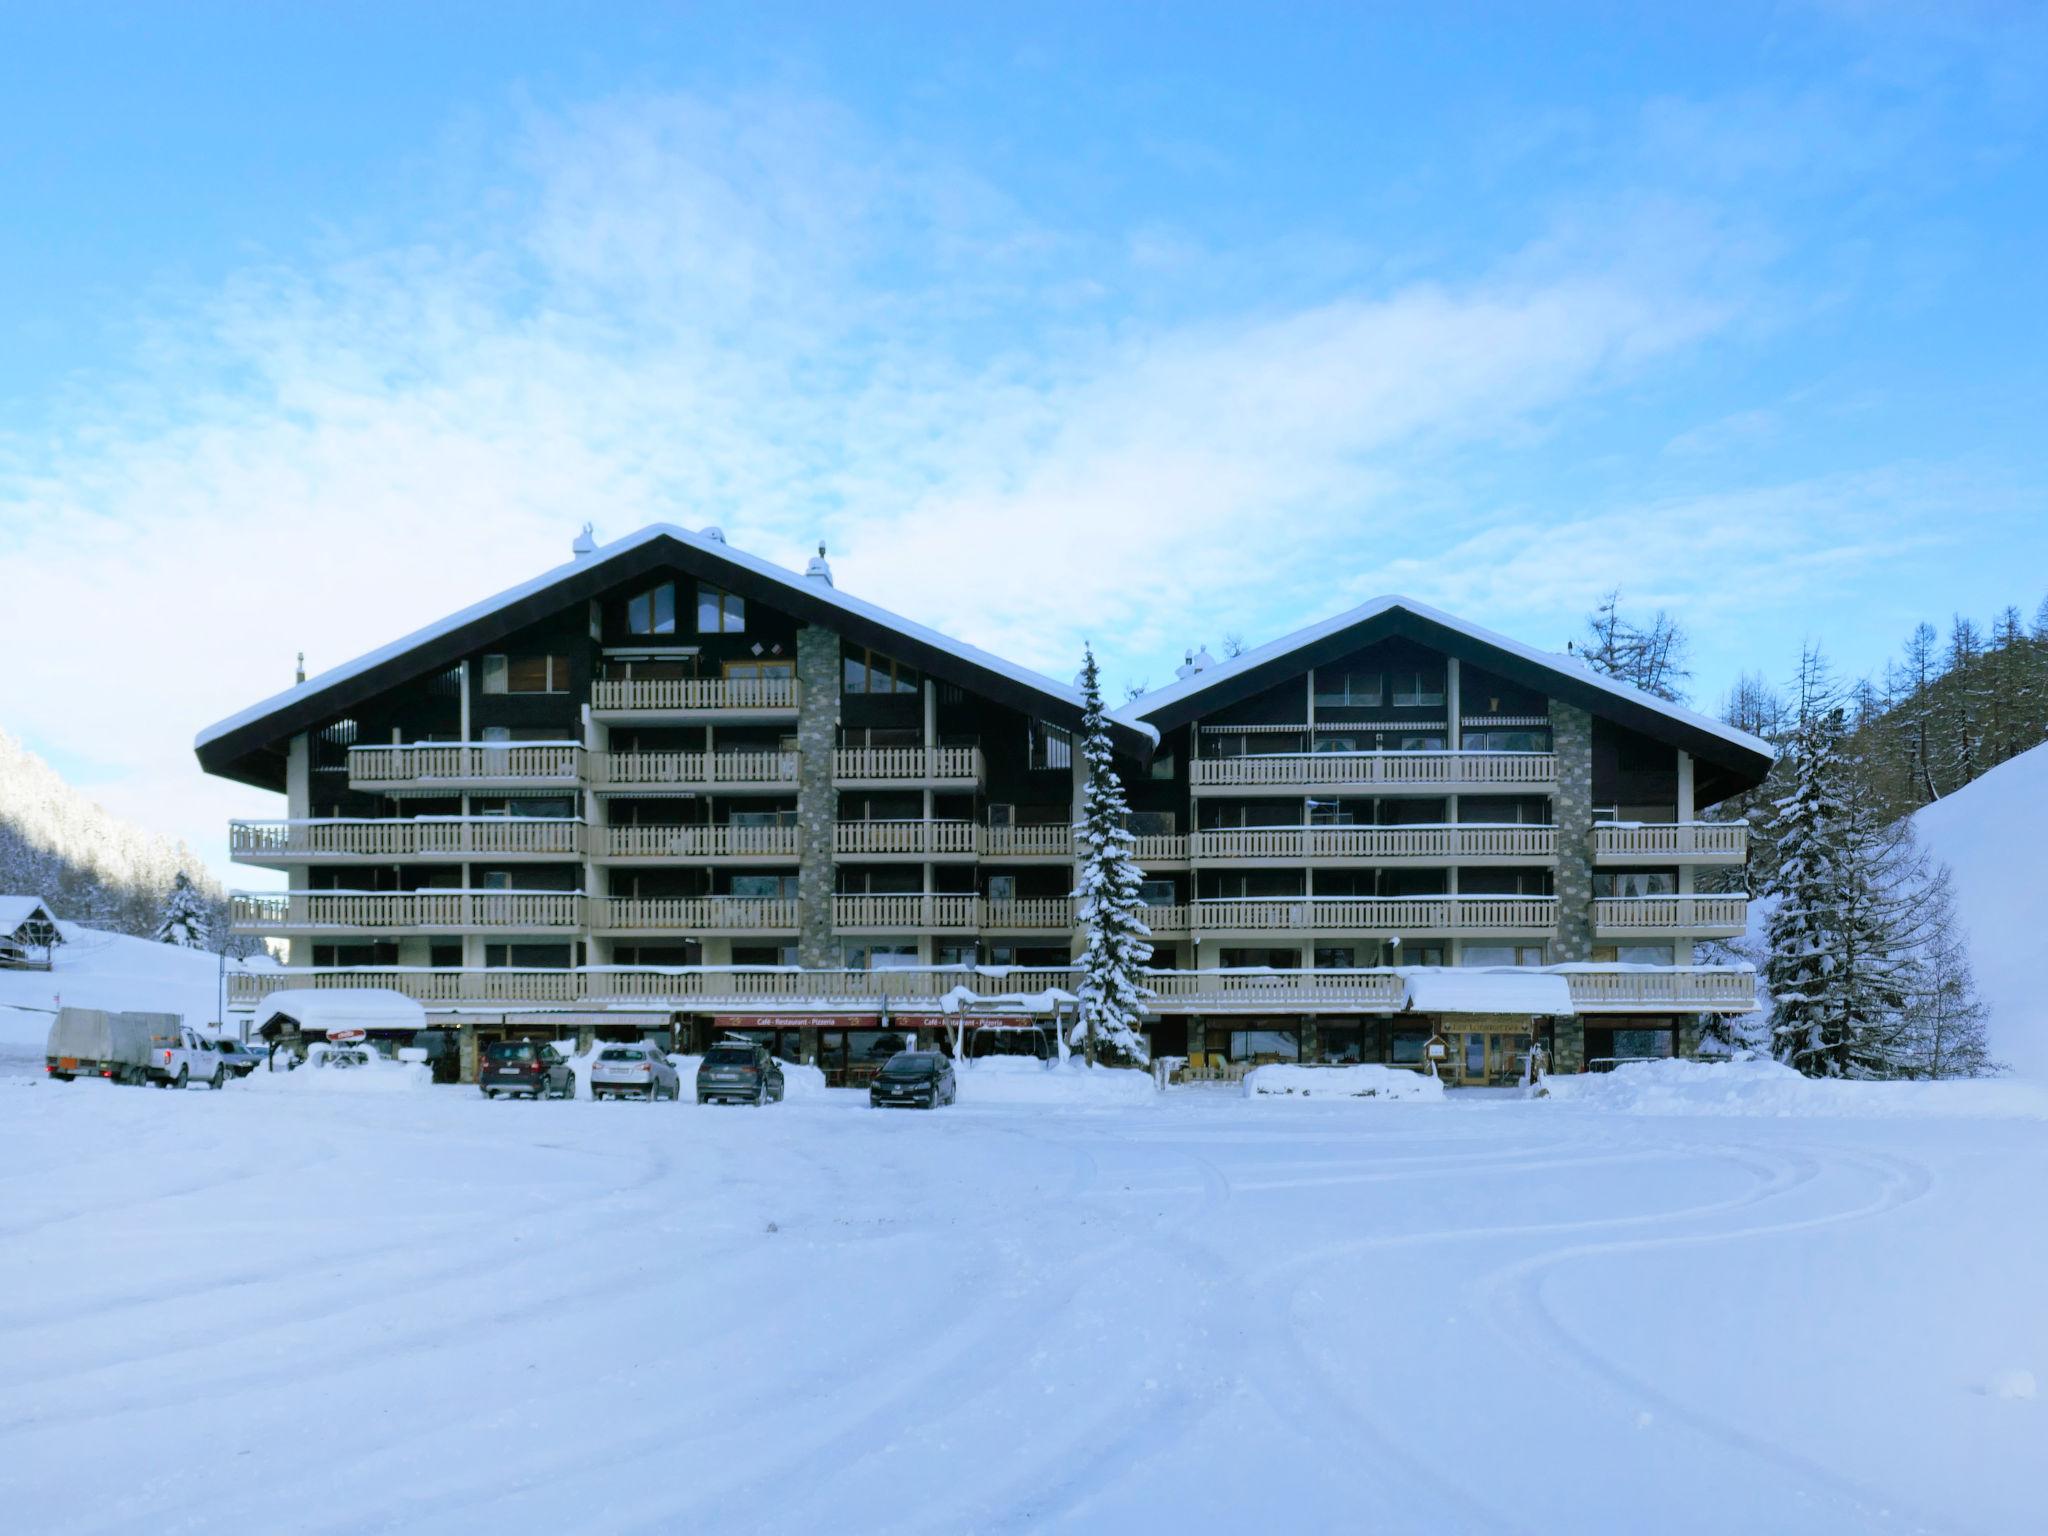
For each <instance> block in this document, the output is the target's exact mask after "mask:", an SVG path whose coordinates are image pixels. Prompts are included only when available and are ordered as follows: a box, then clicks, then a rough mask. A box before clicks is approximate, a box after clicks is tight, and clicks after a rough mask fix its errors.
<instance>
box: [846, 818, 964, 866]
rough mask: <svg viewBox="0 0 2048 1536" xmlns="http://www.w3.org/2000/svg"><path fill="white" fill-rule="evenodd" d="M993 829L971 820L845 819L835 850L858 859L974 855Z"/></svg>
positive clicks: (960, 856) (931, 857)
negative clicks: (990, 829)
mask: <svg viewBox="0 0 2048 1536" xmlns="http://www.w3.org/2000/svg"><path fill="white" fill-rule="evenodd" d="M988 830H989V829H988V828H984V827H980V826H977V825H975V823H973V822H971V821H842V822H840V823H838V825H837V826H835V827H834V828H833V833H832V848H833V852H834V853H836V854H838V855H839V856H840V857H842V858H858V859H963V858H964V859H971V858H974V857H975V856H976V855H977V854H978V853H979V851H980V849H981V843H982V837H983V835H984V833H986V832H987V831H988Z"/></svg>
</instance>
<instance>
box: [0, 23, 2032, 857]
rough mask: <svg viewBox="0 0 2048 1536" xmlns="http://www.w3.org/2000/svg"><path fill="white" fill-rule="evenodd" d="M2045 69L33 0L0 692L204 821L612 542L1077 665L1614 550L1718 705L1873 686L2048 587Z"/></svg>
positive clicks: (155, 813) (1700, 31) (1554, 617)
mask: <svg viewBox="0 0 2048 1536" xmlns="http://www.w3.org/2000/svg"><path fill="white" fill-rule="evenodd" d="M1510 11H1512V14H1506V13H1508V12H1510ZM2044 78H2048V11H2044V9H2043V8H2041V7H2038V6H2010V7H2002V6H1981V7H1971V6H1955V5H1943V6H1938V7H1935V6H1929V7H1914V6H1909V5H1888V4H1875V3H1873V4H1834V5H1776V6H1757V7H1744V6H1740V5H1731V6H1721V7H1678V6H1662V7H1627V6H1618V5H1617V6H1588V7H1533V6H1532V7H1515V8H1508V7H1500V6H1483V7H1456V6H1441V5H1439V6H1431V7H1426V8H1425V7H1413V8H1377V7H1375V8H1366V7H1342V8H1339V7H1327V8H1324V7H1300V8H1293V9H1290V10H1287V11H1285V12H1284V13H1281V12H1277V10H1276V8H1271V7H1263V8H1251V7H1246V8H1242V9H1237V10H1222V9H1214V10H1207V9H1201V8H1195V7H1188V6H1143V7H1139V6H1126V7H1104V6H1089V7H1066V8H1062V7H1035V8H1033V9H1032V11H1031V13H1030V14H1029V15H1028V16H1026V15H1022V14H1017V13H1006V12H1003V11H1001V10H999V9H998V8H995V7H958V6H946V7H929V8H900V7H883V6H875V7H861V8H856V7H816V8H797V7H763V6H745V7H741V6H730V7H727V6H692V7H652V6H642V7H634V6H626V5H612V6H608V7H603V8H572V7H566V6H522V5H504V4H498V5H492V6H462V5H447V4H444V5H438V6H434V7H396V6H392V7H378V6H372V5H352V6H347V7H252V6H219V7H207V6H183V7H177V8H169V7H157V6H149V7H132V8H122V7H112V6H95V5H77V6H68V7H43V8H36V9H33V10H30V9H26V8H16V9H13V10H10V11H8V12H6V13H4V14H0V195H4V197H5V199H6V208H7V216H6V217H5V218H0V294H5V295H8V296H9V298H8V300H7V301H5V302H0V558H4V559H5V562H6V568H7V570H8V571H9V574H10V578H11V579H12V581H13V584H14V594H13V595H14V596H15V598H16V600H15V601H14V602H12V603H10V604H8V605H5V608H4V610H0V641H5V642H6V643H7V644H8V645H9V646H10V649H11V650H12V649H13V648H17V647H19V646H21V645H22V644H24V643H34V641H35V639H36V637H38V636H43V635H48V634H52V633H56V634H63V635H66V636H67V637H68V636H73V635H77V636H79V637H80V638H79V640H78V642H77V643H76V644H71V643H67V644H65V645H63V646H61V647H52V648H51V650H53V651H54V652H55V653H56V654H54V655H51V656H49V657H48V659H47V661H46V664H45V665H43V666H41V667H39V668H36V669H31V671H32V674H33V675H31V676H26V677H25V676H24V674H23V672H22V671H21V670H20V669H10V671H11V675H10V678H9V681H8V683H7V684H6V685H5V690H4V693H0V725H4V726H5V727H6V728H7V729H10V730H13V731H15V732H16V733H17V734H21V735H23V736H25V737H26V738H27V740H28V741H29V742H30V744H31V745H32V746H34V747H35V748H37V749H38V750H40V751H43V752H45V753H46V754H47V755H50V756H51V757H53V758H54V759H55V760H56V761H58V763H59V765H60V767H62V768H64V769H65V771H66V772H68V773H70V774H71V775H72V776H73V777H74V778H76V779H78V780H79V781H81V782H84V783H86V784H88V785H89V786H90V787H91V788H92V789H93V790H94V792H95V793H98V794H100V795H101V796H102V797H103V798H104V799H106V800H107V801H108V803H110V804H111V805H113V806H114V807H115V808H116V809H118V810H121V811H123V812H125V813H128V814H133V815H136V816H138V817H139V818H141V819H145V820H148V821H150V822H152V824H156V825H160V826H163V827H165V828H166V829H167V830H173V831H177V832H179V833H180V834H182V835H184V836H187V837H188V838H190V839H191V840H192V841H193V842H194V843H195V844H196V845H199V846H201V847H202V849H203V850H204V851H206V852H207V853H208V855H209V857H212V858H218V856H219V855H218V850H219V847H220V845H221V843H222V837H221V833H220V826H219V824H220V822H221V821H222V820H224V818H225V817H226V816H227V815H228V814H231V813H234V812H241V813H255V814H261V813H263V811H264V810H265V806H264V805H263V804H262V803H261V802H262V799H263V797H261V796H256V797H255V800H254V801H253V802H252V800H251V798H250V796H249V794H248V793H247V792H244V791H241V790H237V789H233V788H232V787H229V786H218V785H209V784H207V783H206V782H205V781H203V780H201V779H200V777H199V776H198V775H197V772H196V769H194V768H193V767H192V766H191V758H190V753H189V745H190V739H191V735H192V732H193V731H194V730H196V729H197V728H198V727H199V726H201V725H203V724H206V723H208V722H209V721H211V720H213V719H215V718H218V717H219V716H221V715H224V714H226V713H229V712H231V711H233V710H235V709H237V708H240V707H241V706H242V705H244V704H246V703H248V702H250V701H251V700H252V699H253V698H255V697H258V696H261V695H262V694H264V693H267V692H270V691H272V690H273V689H274V688H275V687H277V686H279V685H281V684H282V683H283V682H285V681H288V680H289V674H290V667H291V661H292V656H293V653H294V652H296V651H298V650H300V649H304V650H305V651H307V653H308V655H309V658H310V661H311V664H312V665H313V666H314V668H315V669H316V670H317V669H318V667H320V666H323V665H328V664H332V663H334V662H338V661H341V660H344V659H346V658H347V657H348V656H351V655H354V654H356V653H357V652H360V651H362V650H364V649H367V648H369V647H371V646H373V645H375V644H377V643H380V642H382V641H383V640H386V639H388V638H390V637H391V636H393V635H394V634H396V633H398V632H400V631H402V630H403V629H405V628H408V627H411V626H413V625H415V624H418V623H421V622H424V621H426V620H428V619H431V618H433V617H435V616H437V615H439V614H441V613H443V612H446V611H448V610H450V609H452V608H454V607H456V606H460V605H461V604H464V603H467V602H469V601H472V600H474V599H475V598H477V597H479V596H481V595H484V594H485V593H488V592H489V591H492V590H495V589H497V588H498V587H501V586H504V585H508V584H510V583H511V582H514V581H516V580H519V579H521V578H523V577H524V576H526V575H528V574H531V573H532V572H533V571H534V570H536V569H539V568H541V567H543V566H545V565H547V564H550V563H552V562H554V561H555V560H557V559H559V558H560V557H561V556H562V554H563V553H564V552H565V550H566V547H567V542H568V539H569V537H570V535H571V534H572V533H573V531H574V529H575V527H576V526H577V525H578V524H579V523H580V522H582V521H584V520H585V519H589V520H592V521H595V522H596V523H597V525H598V528H599V532H600V535H601V536H603V535H616V534H619V533H623V532H625V531H628V530H629V529H630V528H632V527H634V526H637V525H638V524H640V523H642V522H646V521H651V520H655V519H665V520H673V521H681V522H684V523H687V524H690V525H692V526H697V525H701V524H704V523H712V522H715V523H718V524H720V525H722V526H724V527H725V528H726V529H727V530H728V532H729V534H730V536H731V537H732V539H733V541H734V542H736V543H739V544H742V545H745V546H747V547H751V548H754V549H757V550H759V551H761V552H763V553H766V554H770V555H773V556H776V557H779V558H785V559H791V560H799V559H800V557H801V552H802V551H804V550H805V549H806V548H807V546H808V545H809V544H810V543H812V542H813V541H815V539H817V538H819V537H823V538H825V539H827V540H828V542H829V543H830V545H831V547H832V550H833V556H834V564H835V566H836V568H837V569H838V572H839V576H840V581H841V583H842V585H845V586H847V587H849V588H850V589H853V590H857V591H860V592H861V593H862V594H863V595H866V596H870V597H873V598H875V599H877V600H879V601H882V602H886V603H889V604H891V605H893V606H896V607H898V608H900V609H902V610H903V611H905V612H907V613H909V614H911V615H913V616H915V617H917V618H919V619H922V620H925V621H928V622H931V623H933V624H936V625H938V626H939V627H942V628H949V629H952V630H954V631H955V632H957V633H960V634H962V635H963V636H964V637H966V638H969V639H973V640H976V641H978V642H980V643H983V644H987V645H990V646H993V647H995V648H997V649H1000V650H1003V651H1005V652H1006V653H1009V654H1013V655H1015V656H1017V657H1018V659H1020V660H1023V661H1026V662H1029V663H1031V664H1033V665H1037V666H1040V667H1042V668H1045V669H1046V670H1049V671H1052V672H1055V673H1057V674H1059V675H1062V676H1064V675H1067V674H1068V673H1069V672H1070V671H1071V670H1072V659H1073V657H1074V655H1075V653H1076V651H1077V650H1078V647H1079V644H1080V641H1081V639H1082V637H1083V636H1084V635H1085V636H1088V637H1090V638H1092V639H1094V641H1095V643H1096V644H1097V645H1098V647H1099V648H1100V649H1101V650H1102V651H1103V652H1104V653H1105V658H1106V661H1107V662H1108V666H1109V671H1110V674H1111V676H1112V678H1113V679H1115V680H1118V681H1120V682H1135V681H1141V680H1149V681H1151V682H1153V683H1155V684H1156V683H1158V682H1160V681H1163V680H1164V679H1165V678H1167V677H1168V676H1170V674H1171V669H1172V667H1173V665H1174V663H1175V661H1177V660H1178V658H1179V655H1180V652H1181V651H1182V650H1183V649H1184V648H1185V647H1186V646H1189V645H1192V644H1197V643H1202V642H1207V643H1208V644H1209V645H1210V646H1211V647H1212V648H1216V647H1218V646H1220V643H1221V640H1222V637H1223V636H1224V635H1225V634H1226V633H1232V632H1236V633H1240V634H1243V635H1244V636H1245V637H1246V638H1247V639H1249V640H1252V641H1254V642H1256V641H1257V640H1259V639H1261V638H1265V637H1269V636H1271V635H1273V634H1276V633H1279V632H1282V631H1284V630H1286V629H1289V628H1292V627H1295V626H1296V625H1298V624H1301V623H1304V622H1307V621H1309V620H1311V619H1313V618H1316V617H1319V616H1321V615H1322V614H1324V613H1326V612H1329V611H1332V610H1334V609H1336V608H1339V607H1342V606H1344V605H1347V604H1349V603H1352V602H1355V601H1358V600H1360V599H1362V598H1364V597H1367V596H1370V595H1373V594H1375V593H1379V592H1382V591H1388V590H1401V591H1407V592H1411V593H1412V594H1414V595H1415V596H1418V597H1421V598H1424V599H1426V600H1429V601H1433V602H1437V603H1440V604H1442V605H1443V606H1446V607H1449V608H1452V609H1454V610H1457V611H1461V612H1464V613H1467V614H1469V615H1471V616H1472V617H1474V618H1476V619H1479V620H1480V621H1482V622H1486V623H1489V624H1491V625H1493V626H1494V627H1496V628H1501V629H1504V630H1507V631H1509V632H1511V633H1514V634H1516V635H1518V636H1520V637H1522V638H1524V639H1527V640H1529V641H1531V642H1535V643H1540V644H1553V645H1554V644H1561V643H1562V641H1563V640H1564V638H1565V637H1566V636H1567V635H1568V634H1570V633H1571V632H1572V630H1573V629H1574V628H1575V627H1576V624H1577V620H1578V617H1579V615H1580V614H1581V613H1582V612H1583V611H1584V610H1585V609H1586V608H1587V607H1588V606H1589V605H1590V603H1591V602H1592V601H1593V600H1594V599H1595V598H1596V597H1597V596H1598V594H1599V593H1600V591H1602V590H1603V589H1605V588H1606V587H1608V586H1614V585H1618V586H1620V587H1621V588H1622V589H1623V591H1624V594H1625V598H1626V600H1627V601H1628V602H1629V603H1631V604H1632V605H1635V606H1639V607H1643V608H1648V607H1654V606H1658V605H1663V606H1666V607H1669V608H1671V609H1672V610H1673V611H1674V612H1676V613H1677V614H1678V615H1679V616H1680V617H1681V618H1682V619H1683V620H1684V621H1685V622H1686V623H1687V624H1688V625H1689V626H1690V628H1691V629H1692V631H1693V633H1694V639H1695V671H1696V679H1695V691H1696V694H1697V696H1698V701H1699V702H1701V703H1702V704H1704V705H1706V706H1708V707H1711V706H1712V705H1713V703H1714V702H1715V700H1716V698H1717V696H1718V695H1719V693H1720V692H1721V691H1722V689H1723V688H1725V686H1726V685H1727V683H1728V682H1729V681H1731V680H1732V679H1733V677H1734V676H1735V674H1736V673H1737V672H1739V671H1741V670H1743V669H1745V668H1747V669H1756V670H1762V671H1765V672H1768V673H1772V674H1774V675H1782V674H1783V673H1785V672H1786V671H1787V670H1788V669H1789V667H1790V665H1791V663H1792V661H1793V659H1794V656H1795V654H1796V651H1797V648H1798V646H1799V644H1800V643H1801V641H1802V639H1804V638H1806V637H1808V636H1812V637H1815V638H1818V639H1820V640H1822V641H1823V642H1824V643H1826V644H1827V645H1828V646H1829V648H1830V649H1831V650H1832V651H1833V652H1834V653H1835V654H1836V656H1837V657H1838V658H1839V660H1840V662H1841V663H1842V665H1843V666H1844V667H1845V668H1846V669H1848V670H1849V671H1851V672H1860V671H1866V670H1869V669H1872V668H1875V667H1877V666H1879V665H1881V664H1882V662H1883V660H1884V658H1885V657H1886V656H1887V655H1888V654H1889V653H1890V652H1891V650H1892V649H1893V648H1894V647H1895V646H1896V644H1897V642H1898V640H1899V638H1900V637H1901V636H1902V635H1903V634H1904V632H1905V631H1906V630H1907V629H1908V628H1910V627H1911V625H1912V624H1913V623H1914V622H1915V621H1917V620H1918V619H1920V618H1923V617H1925V618H1929V619H1933V620H1935V621H1936V622H1945V621H1946V618H1947V616H1948V615H1949V614H1950V613H1952V612H1954V611H1958V610H1960V611H1963V612H1966V613H1971V614H1974V615H1976V616H1977V617H1978V618H1979V619H1980V621H1981V620H1985V619H1988V618H1989V617H1990V615H1991V613H1992V612H1993V611H1994V610H1995V609H1996V608H1997V607H1999V606H2001V605H2003V604H2005V603H2008V602H2012V603H2018V604H2020V605H2021V606H2022V608H2023V609H2024V610H2025V611H2027V612H2028V613H2029V614H2031V613H2032V611H2033V609H2034V607H2035V605H2036V604H2037V603H2039V602H2040V601H2041V599H2042V597H2043V596H2044V595H2048V494H2044V487H2048V451H2044V448H2043V440H2044V437H2048V434H2044V433H2043V432H2042V431H2041V430H2040V427H2039V422H2040V419H2041V417H2042V410H2043V405H2044V394H2048V391H2044V388H2043V363H2042V359H2043V356H2044V353H2048V334H2044V332H2048V321H2044V318H2043V317H2044V315H2048V305H2044V303H2043V299H2044V292H2043V289H2044V279H2043V277H2042V275H2041V274H2042V269H2043V266H2044V263H2043V261H2042V259H2041V255H2042V251H2043V245H2044V242H2043V236H2044V233H2048V228H2044V226H2048V204H2044V197H2043V193H2044V186H2043V182H2044V177H2048V172H2044V170H2043V166H2044V164H2048V156H2044V154H2043V149H2044V144H2043V115H2044V110H2048V99H2044V86H2043V84H2042V82H2043V80H2044ZM109 610H111V611H113V612H117V613H119V614H121V615H123V616H124V617H123V621H122V622H119V623H116V624H113V625H107V624H105V623H103V622H101V623H90V622H82V621H81V619H80V615H81V614H83V613H92V612H95V611H98V612H101V613H105V612H107V611H109ZM169 637H175V643H172V644H164V643H162V642H163V641H164V640H166V639H167V638H169ZM88 699H90V700H99V699H104V700H106V703H105V705H104V706H98V705H95V706H94V707H92V708H86V707H84V706H82V705H81V702H80V701H81V700H88Z"/></svg>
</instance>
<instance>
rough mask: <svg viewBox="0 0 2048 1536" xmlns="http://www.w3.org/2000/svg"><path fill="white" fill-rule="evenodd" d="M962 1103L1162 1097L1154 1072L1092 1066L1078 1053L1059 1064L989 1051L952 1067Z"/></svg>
mask: <svg viewBox="0 0 2048 1536" xmlns="http://www.w3.org/2000/svg"><path fill="white" fill-rule="evenodd" d="M954 1076H955V1078H956V1080H957V1081H958V1082H959V1084H960V1102H961V1103H962V1104H1063V1105H1069V1106H1082V1105H1102V1106H1105V1107H1107V1106H1110V1105H1116V1104H1140V1103H1144V1104H1151V1103H1156V1102H1157V1101H1158V1099H1159V1090H1158V1088H1156V1087H1155V1086H1154V1085H1153V1082H1152V1074H1151V1073H1150V1072H1141V1071H1138V1070H1136V1069H1135V1068H1131V1067H1090V1066H1088V1065H1086V1064H1085V1063H1083V1062H1082V1061H1080V1060H1079V1059H1078V1058H1076V1059H1074V1060H1071V1061H1069V1062H1067V1064H1066V1065H1064V1066H1062V1065H1061V1064H1060V1063H1058V1062H1056V1061H1053V1062H1044V1061H1036V1060H1033V1059H1032V1058H1031V1057H1029V1056H985V1057H983V1058H982V1059H981V1060H979V1061H968V1062H962V1063H960V1064H959V1065H958V1066H957V1067H956V1068H955V1069H954Z"/></svg>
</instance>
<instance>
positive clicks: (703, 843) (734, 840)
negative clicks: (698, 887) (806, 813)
mask: <svg viewBox="0 0 2048 1536" xmlns="http://www.w3.org/2000/svg"><path fill="white" fill-rule="evenodd" d="M592 831H593V840H594V841H595V843H596V845H597V847H596V857H597V858H598V859H600V860H602V861H604V862H606V863H613V864H628V863H633V862H635V861H665V860H669V859H689V860H694V861H698V862H702V863H706V864H719V863H759V862H762V861H781V862H783V863H788V862H791V861H793V860H795V859H796V858H797V857H798V851H797V829H796V828H795V827H748V826H734V825H721V826H709V827H597V828H593V829H592Z"/></svg>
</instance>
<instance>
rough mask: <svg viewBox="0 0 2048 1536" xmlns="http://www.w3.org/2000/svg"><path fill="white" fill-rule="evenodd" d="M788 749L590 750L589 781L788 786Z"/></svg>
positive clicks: (621, 789)
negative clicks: (704, 750) (754, 750)
mask: <svg viewBox="0 0 2048 1536" xmlns="http://www.w3.org/2000/svg"><path fill="white" fill-rule="evenodd" d="M796 779H797V754H796V753H794V752H594V753H592V754H591V762H590V782H591V783H592V784H593V785H594V786H596V787H597V788H598V789H601V790H607V791H609V792H611V793H613V794H622V793H623V794H631V793H635V792H642V791H657V792H658V791H661V790H665V789H695V790H707V789H713V788H723V789H738V788H749V787H765V788H780V787H782V786H785V785H786V786H788V787H790V788H794V787H795V786H796Z"/></svg>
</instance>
